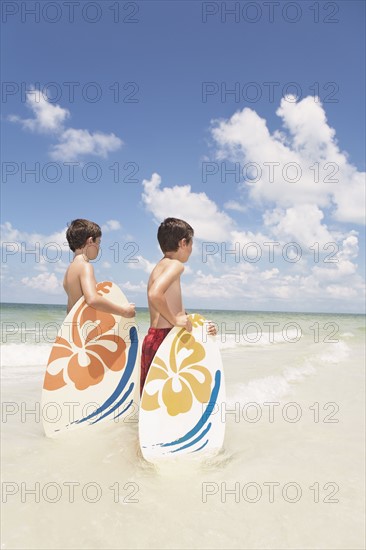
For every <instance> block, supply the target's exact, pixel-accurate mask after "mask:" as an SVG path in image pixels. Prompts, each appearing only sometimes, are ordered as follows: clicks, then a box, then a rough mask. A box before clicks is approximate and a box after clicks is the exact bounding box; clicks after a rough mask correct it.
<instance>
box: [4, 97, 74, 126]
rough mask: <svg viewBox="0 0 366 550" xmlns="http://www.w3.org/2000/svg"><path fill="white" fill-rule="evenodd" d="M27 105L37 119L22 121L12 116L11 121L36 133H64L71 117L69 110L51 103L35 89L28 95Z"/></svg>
mask: <svg viewBox="0 0 366 550" xmlns="http://www.w3.org/2000/svg"><path fill="white" fill-rule="evenodd" d="M31 88H32V87H31ZM26 105H27V107H29V108H30V109H31V110H32V111H33V114H34V115H35V118H27V119H22V118H20V117H18V116H16V115H10V116H9V120H10V121H11V122H19V123H20V124H21V125H22V126H23V128H27V129H28V130H31V131H34V132H40V133H52V132H53V133H58V132H60V131H62V129H63V124H64V122H65V120H66V119H67V118H68V117H69V116H70V111H69V110H68V109H63V108H62V107H60V106H59V105H53V104H52V103H49V102H48V101H47V99H46V98H45V97H44V95H43V93H42V92H40V91H39V90H36V89H35V88H33V89H32V91H29V92H28V93H27V100H26Z"/></svg>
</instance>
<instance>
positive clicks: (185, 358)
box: [141, 320, 212, 416]
mask: <svg viewBox="0 0 366 550" xmlns="http://www.w3.org/2000/svg"><path fill="white" fill-rule="evenodd" d="M197 322H198V320H197ZM205 355H206V353H205V350H204V348H203V346H202V345H201V344H200V343H199V342H197V341H196V339H195V338H194V336H193V335H192V334H191V333H189V332H187V331H186V330H185V329H182V330H180V331H179V332H178V334H177V335H176V336H175V338H174V340H173V343H172V347H171V349H170V354H169V364H166V363H165V362H164V361H163V360H162V359H160V358H159V357H155V358H154V361H153V363H152V365H151V367H150V371H151V374H150V372H149V378H150V381H149V382H148V384H147V385H146V387H145V391H144V393H143V396H142V402H141V406H142V408H143V409H144V410H146V411H153V410H155V409H158V408H159V407H160V406H161V403H164V405H165V406H166V408H167V412H168V414H169V415H170V416H176V415H177V414H181V413H185V412H187V411H189V410H190V409H191V407H192V404H193V399H194V398H195V399H196V400H198V401H199V402H200V403H207V402H208V401H209V398H210V393H211V383H212V376H211V373H210V371H209V370H208V369H207V368H206V367H204V366H202V365H200V364H199V363H200V362H201V361H202V360H203V359H204V358H205Z"/></svg>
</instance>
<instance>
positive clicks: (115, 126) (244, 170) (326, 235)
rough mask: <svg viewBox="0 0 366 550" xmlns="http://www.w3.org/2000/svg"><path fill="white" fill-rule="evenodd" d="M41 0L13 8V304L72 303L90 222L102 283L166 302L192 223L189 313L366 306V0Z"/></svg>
mask: <svg viewBox="0 0 366 550" xmlns="http://www.w3.org/2000/svg"><path fill="white" fill-rule="evenodd" d="M36 4H37V3H36V2H30V1H29V2H4V3H3V25H2V27H3V33H2V34H3V37H2V45H3V48H2V52H3V53H2V60H1V61H2V80H3V98H2V143H3V145H2V162H3V164H2V168H3V176H2V212H1V218H2V224H3V228H2V229H3V231H2V235H3V258H2V260H3V262H2V267H3V271H2V300H3V301H6V302H29V303H59V304H62V303H65V295H64V291H63V289H62V277H63V273H64V271H65V269H66V267H67V265H68V262H69V253H68V251H67V250H66V247H65V246H64V244H63V243H64V242H65V238H64V233H65V228H66V224H67V223H68V222H70V221H71V220H72V219H74V218H77V217H82V218H88V219H91V220H93V221H96V222H97V223H99V224H100V225H101V226H103V242H102V255H101V257H100V258H99V259H98V260H97V261H96V262H95V270H96V275H97V279H98V280H103V279H104V280H108V279H111V280H113V281H115V282H117V283H118V284H120V286H121V288H122V289H123V290H124V292H125V293H126V295H127V296H128V298H129V299H130V300H131V301H134V302H135V303H136V304H137V305H138V306H146V282H147V279H148V275H149V272H150V270H151V268H152V266H153V265H154V264H155V263H156V262H157V261H158V260H159V259H160V257H161V254H160V252H159V250H158V247H157V241H156V231H157V226H158V222H160V221H161V220H162V219H163V218H164V217H167V216H176V217H182V218H184V219H186V220H187V221H188V222H189V223H191V225H192V226H193V227H194V229H195V240H194V253H193V254H192V257H191V259H190V261H189V264H188V266H189V267H188V268H187V269H186V272H185V274H184V276H183V279H182V286H183V292H184V297H185V305H186V307H190V308H192V307H196V308H200V307H201V308H209V309H243V310H270V311H314V312H316V311H324V312H328V311H329V312H361V311H362V310H363V303H364V279H365V256H364V250H365V237H364V212H363V208H364V206H363V197H364V195H363V193H364V172H365V156H364V148H365V139H364V137H365V136H364V123H363V121H364V119H365V112H364V110H365V107H364V97H365V72H364V61H365V60H364V53H363V52H364V43H365V37H364V16H365V14H364V11H365V4H364V2H361V1H347V2H344V1H340V2H331V3H329V2H318V3H314V2H308V1H302V2H297V3H296V2H295V3H292V7H291V6H289V5H288V4H289V3H288V2H280V5H279V6H276V7H273V9H274V16H273V18H272V19H273V20H272V21H271V20H270V19H271V14H270V13H269V7H268V3H266V2H256V6H257V9H256V10H255V9H254V7H253V3H249V2H240V3H235V2H226V3H221V2H199V1H185V2H180V1H171V2H168V1H166V2H155V1H143V2H130V3H128V2H119V14H118V15H117V12H116V11H115V10H116V5H117V3H116V2H109V0H106V1H103V2H83V1H81V2H80V3H79V6H77V5H75V7H74V20H73V21H70V12H69V8H67V6H65V4H64V3H63V2H58V5H59V9H58V11H57V12H56V10H55V8H54V7H52V6H49V7H48V8H47V9H46V8H45V6H46V5H47V2H46V3H42V2H41V3H38V4H39V5H40V6H41V8H40V12H39V16H38V15H37V17H38V19H37V20H35V16H34V15H32V14H31V13H29V10H31V8H32V7H34V6H35V5H36ZM48 4H49V3H48ZM235 5H236V6H237V8H236V9H238V10H239V11H237V12H236V14H235V15H230V14H229V13H226V12H225V9H226V10H230V9H232V8H235ZM314 5H316V6H318V10H319V13H318V14H316V13H315V12H314V9H313V10H312V9H311V6H314ZM4 6H5V7H4ZM4 10H5V11H4ZM27 10H28V12H27ZM113 10H114V11H113ZM14 12H15V13H14ZM94 18H95V19H98V20H96V21H95V22H92V20H93V19H94ZM114 18H116V19H117V20H116V21H114ZM256 18H257V21H256V20H255V19H256ZM132 19H133V20H135V22H132V21H131V20H132ZM235 19H236V20H235ZM52 21H54V22H52ZM291 21H292V22H291ZM37 83H39V85H40V87H41V91H42V93H41V94H40V93H39V92H38V93H37V92H33V93H32V91H31V88H32V87H36V88H37ZM67 83H69V84H67ZM70 83H73V84H70ZM291 83H292V84H291ZM117 87H118V89H119V96H118V97H117V95H116V94H117ZM22 89H23V90H24V91H23V92H22ZM71 89H73V90H74V97H72V95H71V92H70V90H71ZM233 89H234V90H235V91H236V93H235V94H234V93H231V94H230V93H226V95H225V91H226V92H228V91H229V92H230V90H233ZM25 90H28V91H30V93H28V94H27V93H26V92H25ZM270 91H272V92H273V94H270ZM95 94H99V96H98V99H97V100H95V101H94V97H95ZM131 100H134V101H133V102H132V101H131ZM36 163H38V164H36ZM70 163H73V167H74V179H73V181H70V172H71V164H70ZM271 163H277V164H271ZM35 166H36V170H37V171H38V172H39V178H38V181H35V179H36V178H35V176H34V175H32V174H31V173H29V172H27V170H31V169H34V168H35ZM271 166H272V167H273V177H271V174H270V167H271ZM310 167H312V168H310ZM225 168H226V169H228V170H230V169H231V170H233V169H236V170H237V173H236V175H234V174H232V173H231V174H230V173H228V172H226V173H225ZM117 169H118V170H119V174H117V172H116V171H117ZM317 169H319V177H318V178H316V177H315V175H316V170H317ZM253 170H254V171H253ZM256 170H257V171H256ZM258 170H259V171H258ZM131 174H133V175H131ZM129 175H130V177H129ZM203 176H206V177H203ZM297 176H298V178H297ZM98 178H99V179H98ZM114 178H115V181H114ZM93 179H96V180H97V179H98V181H92V180H93ZM53 180H54V181H53ZM131 180H132V181H131ZM295 180H297V181H295ZM268 242H271V243H278V244H276V245H273V247H274V250H275V253H274V256H273V258H271V257H270V254H269V250H270V246H269V245H268V244H267V245H266V244H264V243H268ZM50 243H55V244H50ZM249 243H255V245H250V244H249ZM290 243H296V245H291V244H290ZM316 243H318V244H316ZM29 250H35V251H36V254H29V253H26V252H27V251H29ZM229 250H234V251H235V254H227V253H225V251H226V252H227V251H229ZM317 251H319V254H317ZM254 252H255V254H256V255H257V256H256V257H257V261H256V262H254V261H252V260H253V257H254V256H253V255H254ZM286 254H288V256H287V257H286ZM284 255H285V257H286V259H284ZM300 256H301V257H300ZM132 260H135V261H132ZM291 260H294V261H291ZM295 260H297V261H295Z"/></svg>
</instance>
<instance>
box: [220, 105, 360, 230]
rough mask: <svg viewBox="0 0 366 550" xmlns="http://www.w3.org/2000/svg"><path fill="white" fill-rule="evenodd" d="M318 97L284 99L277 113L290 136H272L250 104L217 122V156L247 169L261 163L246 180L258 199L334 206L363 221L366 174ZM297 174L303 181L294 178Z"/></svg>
mask: <svg viewBox="0 0 366 550" xmlns="http://www.w3.org/2000/svg"><path fill="white" fill-rule="evenodd" d="M316 99H317V101H315V99H314V98H313V97H306V98H304V99H303V100H302V101H299V102H290V101H288V100H286V98H283V99H282V100H281V105H280V107H279V108H278V109H277V111H276V114H277V115H278V116H280V117H281V118H282V121H283V125H284V127H285V128H286V129H287V130H288V132H289V135H288V136H286V135H285V134H284V133H283V132H279V131H275V132H274V133H273V134H272V135H271V134H270V132H269V130H268V128H267V125H266V121H265V119H263V118H260V117H259V116H258V114H257V113H256V112H255V111H253V110H252V109H250V108H247V107H246V108H244V109H243V110H242V111H238V112H236V113H235V114H234V115H233V116H232V117H231V118H230V119H228V120H214V121H212V128H211V131H212V136H213V138H214V140H215V141H216V144H217V148H218V149H217V158H218V159H229V160H231V161H235V162H238V161H239V162H240V165H241V169H242V171H243V170H244V168H245V167H246V166H247V165H248V164H249V163H256V164H257V168H256V169H254V170H252V171H251V172H252V174H250V172H249V171H248V177H247V181H245V183H244V184H243V185H242V189H243V191H245V192H246V193H247V195H248V197H249V199H250V200H252V201H253V202H254V203H257V204H259V205H261V206H263V204H266V203H267V204H268V203H273V204H274V205H275V206H276V207H279V208H285V209H286V208H294V209H295V210H297V208H298V207H299V206H301V205H304V204H308V205H316V206H318V207H319V208H329V209H330V210H331V209H332V208H333V212H330V214H331V215H333V217H334V219H336V220H339V221H344V222H353V223H357V224H362V223H364V222H365V212H364V204H365V173H363V172H358V171H357V169H356V168H355V167H354V166H352V165H351V164H350V163H349V161H348V156H347V153H345V152H343V151H340V149H339V146H338V143H337V140H336V138H335V130H334V129H333V128H331V127H330V126H329V125H328V123H327V119H326V115H325V111H324V109H323V107H322V104H321V102H320V100H319V99H318V98H316ZM268 163H278V165H276V166H274V165H273V164H272V165H271V166H269V165H268ZM291 163H293V164H291ZM246 170H247V168H246V169H245V170H244V173H246ZM271 170H273V172H271ZM317 171H319V173H318V174H317ZM296 174H297V176H298V181H293V180H294V179H296V178H295V175H296ZM253 178H254V179H253ZM255 180H257V181H255ZM246 200H248V199H247V198H246Z"/></svg>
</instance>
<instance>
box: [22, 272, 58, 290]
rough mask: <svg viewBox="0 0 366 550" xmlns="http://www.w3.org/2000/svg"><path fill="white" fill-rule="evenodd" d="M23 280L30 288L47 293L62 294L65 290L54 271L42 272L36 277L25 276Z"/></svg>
mask: <svg viewBox="0 0 366 550" xmlns="http://www.w3.org/2000/svg"><path fill="white" fill-rule="evenodd" d="M21 282H22V283H23V285H25V286H27V287H29V288H33V289H37V290H41V291H42V292H44V293H46V294H61V293H62V292H63V288H62V285H61V283H60V281H59V280H58V279H57V277H56V275H55V274H54V273H40V274H39V275H37V276H35V277H23V278H22V279H21Z"/></svg>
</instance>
